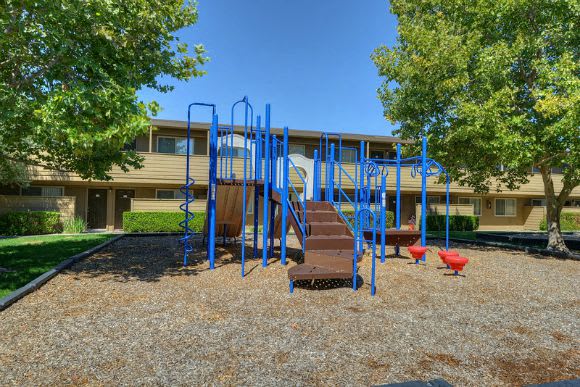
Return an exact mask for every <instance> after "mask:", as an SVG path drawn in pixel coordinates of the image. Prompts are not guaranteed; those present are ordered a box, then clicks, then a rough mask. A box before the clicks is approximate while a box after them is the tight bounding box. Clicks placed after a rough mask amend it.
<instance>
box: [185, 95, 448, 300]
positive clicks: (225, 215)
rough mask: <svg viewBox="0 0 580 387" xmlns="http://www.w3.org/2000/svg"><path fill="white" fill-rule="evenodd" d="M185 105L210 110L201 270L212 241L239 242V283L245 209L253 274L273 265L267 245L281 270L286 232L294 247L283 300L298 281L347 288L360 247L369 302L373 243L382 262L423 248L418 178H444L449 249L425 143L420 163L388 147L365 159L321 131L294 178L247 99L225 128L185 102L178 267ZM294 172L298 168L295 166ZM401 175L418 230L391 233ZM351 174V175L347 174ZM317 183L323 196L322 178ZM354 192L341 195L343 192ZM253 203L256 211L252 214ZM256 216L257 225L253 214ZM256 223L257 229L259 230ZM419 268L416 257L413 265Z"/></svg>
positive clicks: (279, 141) (284, 146)
mask: <svg viewBox="0 0 580 387" xmlns="http://www.w3.org/2000/svg"><path fill="white" fill-rule="evenodd" d="M194 106H201V107H210V108H211V109H212V113H211V117H212V119H211V122H212V124H211V127H210V135H209V149H210V154H209V156H210V161H209V184H208V195H207V211H206V214H207V215H206V223H205V227H204V240H205V236H207V257H208V261H209V265H210V269H212V270H213V269H214V268H215V244H216V238H219V237H222V238H223V240H224V243H225V241H226V238H237V237H241V275H242V277H244V276H245V261H246V255H247V254H246V227H245V226H246V224H247V217H248V215H249V214H248V208H249V207H250V204H251V203H252V202H253V231H252V232H253V239H252V243H253V244H252V247H253V249H252V256H253V257H254V258H258V254H259V248H258V241H259V233H258V231H259V227H260V226H261V227H262V251H261V255H262V266H264V267H266V266H267V265H268V259H270V258H272V257H274V241H275V239H279V240H280V262H281V264H282V265H286V263H287V243H286V239H287V234H288V231H289V228H290V227H292V229H293V230H294V233H295V235H296V237H297V239H298V241H299V243H300V245H301V248H302V254H303V257H304V262H303V263H301V264H298V265H296V266H293V267H291V268H290V269H289V270H288V277H289V281H290V284H289V287H290V292H291V293H292V292H293V290H294V283H295V281H298V280H316V279H352V287H353V290H356V289H357V280H356V278H357V269H358V263H359V262H361V260H362V257H363V255H364V253H365V250H366V249H370V251H371V252H372V261H371V294H372V295H374V294H375V290H376V284H375V271H376V258H377V257H376V245H377V243H378V244H380V248H381V250H380V260H381V263H384V262H385V257H386V255H385V250H386V246H394V247H395V254H396V255H399V253H400V246H413V245H418V244H420V246H423V247H425V246H426V211H427V190H426V188H427V177H429V176H440V175H442V174H444V176H445V182H446V195H447V201H446V203H447V206H446V233H445V235H446V236H445V250H448V247H449V237H448V234H449V233H448V231H449V176H448V175H447V172H446V171H445V169H444V168H443V167H442V166H441V165H440V164H439V163H437V162H436V161H435V160H433V159H430V158H428V157H427V138H426V137H425V136H424V137H423V139H422V152H421V155H420V156H416V157H410V158H402V157H401V144H397V157H396V159H395V160H391V159H374V158H366V157H365V146H366V144H365V142H364V141H361V142H360V147H359V148H356V147H346V146H343V142H342V136H341V134H340V133H323V134H322V135H321V137H320V141H319V147H318V149H316V150H315V151H314V160H313V165H312V168H311V169H312V171H311V173H312V175H311V176H310V174H309V173H304V171H305V169H308V168H309V167H308V166H306V167H305V166H304V163H303V161H304V160H301V158H304V157H303V156H300V155H292V154H289V149H288V148H289V147H288V127H284V130H283V136H282V138H280V137H279V136H278V137H277V136H276V135H274V134H272V133H271V127H270V111H271V108H270V105H269V104H266V107H265V117H264V118H265V120H264V127H263V128H262V119H261V115H256V117H255V125H254V109H253V107H252V105H251V104H250V102H249V100H248V98H247V97H244V98H243V99H241V100H239V101H237V102H235V103H234V104H233V105H232V108H231V120H230V125H226V126H224V125H222V124H220V123H219V121H218V115H217V112H216V106H215V105H214V104H207V103H193V104H191V105H189V107H188V124H187V136H188V142H187V147H188V149H187V157H186V163H187V166H186V179H185V181H186V183H185V185H184V186H183V187H181V190H182V192H183V193H184V195H185V201H184V203H183V204H182V205H181V209H182V210H183V211H184V213H185V218H184V220H183V221H182V222H181V225H182V227H183V228H184V236H183V237H182V238H181V239H180V240H181V241H182V242H183V244H184V255H183V264H184V265H187V260H188V254H189V253H190V252H191V251H192V246H191V237H192V235H193V234H192V231H191V229H190V228H189V222H190V221H191V220H192V218H193V213H192V212H191V211H189V204H190V203H191V202H192V201H193V195H192V193H191V192H190V187H191V186H192V185H193V184H194V181H193V179H191V177H190V176H189V170H190V168H189V163H190V158H189V155H190V149H189V146H190V141H189V138H190V123H191V109H192V107H194ZM238 106H240V107H242V108H243V124H242V125H239V126H237V128H239V131H240V132H241V129H242V128H243V136H242V135H241V134H237V133H235V131H234V129H235V128H236V125H235V114H236V108H237V107H238ZM345 150H348V151H350V152H354V154H355V160H356V162H355V163H354V164H355V165H354V171H355V172H354V174H352V173H349V172H348V171H347V169H346V168H345V165H344V163H343V160H342V157H343V156H342V155H343V152H344V151H345ZM297 164H298V165H297ZM404 168H406V169H410V174H411V176H412V177H413V178H415V177H416V176H417V175H419V176H420V177H421V217H420V226H421V227H420V230H402V229H401V219H400V217H401V216H400V214H401V204H400V203H401V173H402V171H403V169H404ZM392 169H394V170H395V172H396V209H395V227H394V228H389V229H387V228H386V211H387V205H386V203H387V200H386V199H387V184H386V181H387V176H388V174H389V172H390V170H392ZM351 172H352V169H351ZM323 178H324V193H323V192H322V191H323V190H322V188H323V186H322V181H323V180H322V179H323ZM347 185H348V186H349V187H351V186H352V187H354V191H353V192H350V193H347V189H346V186H347ZM260 199H262V203H261V204H262V208H261V209H259V206H260ZM260 213H261V214H262V217H261V219H260V216H259V214H260ZM260 220H261V225H260ZM419 260H423V261H424V260H425V251H424V250H423V251H422V253H421V254H420V255H419V256H418V257H417V261H416V262H417V263H419Z"/></svg>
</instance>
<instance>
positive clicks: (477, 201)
mask: <svg viewBox="0 0 580 387" xmlns="http://www.w3.org/2000/svg"><path fill="white" fill-rule="evenodd" d="M459 204H473V214H474V215H477V216H481V198H459Z"/></svg>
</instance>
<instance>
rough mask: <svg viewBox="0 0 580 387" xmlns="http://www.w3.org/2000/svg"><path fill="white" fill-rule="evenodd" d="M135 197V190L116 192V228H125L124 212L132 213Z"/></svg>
mask: <svg viewBox="0 0 580 387" xmlns="http://www.w3.org/2000/svg"><path fill="white" fill-rule="evenodd" d="M134 197H135V190H132V189H118V190H115V228H116V229H121V228H123V212H125V211H131V199H133V198H134Z"/></svg>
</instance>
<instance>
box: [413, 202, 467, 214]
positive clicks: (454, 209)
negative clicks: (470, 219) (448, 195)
mask: <svg viewBox="0 0 580 387" xmlns="http://www.w3.org/2000/svg"><path fill="white" fill-rule="evenodd" d="M415 213H416V214H418V215H419V216H420V215H421V205H420V204H417V205H416V206H415ZM427 213H428V214H438V215H445V213H446V206H445V203H443V204H432V205H427ZM449 215H462V216H471V215H473V204H450V205H449Z"/></svg>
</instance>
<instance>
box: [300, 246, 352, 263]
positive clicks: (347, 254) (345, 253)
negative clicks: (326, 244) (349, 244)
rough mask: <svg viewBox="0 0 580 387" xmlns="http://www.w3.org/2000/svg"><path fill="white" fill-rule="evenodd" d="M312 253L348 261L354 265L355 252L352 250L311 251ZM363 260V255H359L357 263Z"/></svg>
mask: <svg viewBox="0 0 580 387" xmlns="http://www.w3.org/2000/svg"><path fill="white" fill-rule="evenodd" d="M310 252H312V253H318V254H326V255H330V256H333V257H335V258H337V259H348V260H349V261H350V262H351V263H352V256H353V254H354V251H353V250H352V249H350V250H310ZM362 259H363V254H362V253H359V254H358V257H357V260H356V261H357V262H360V261H362Z"/></svg>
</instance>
